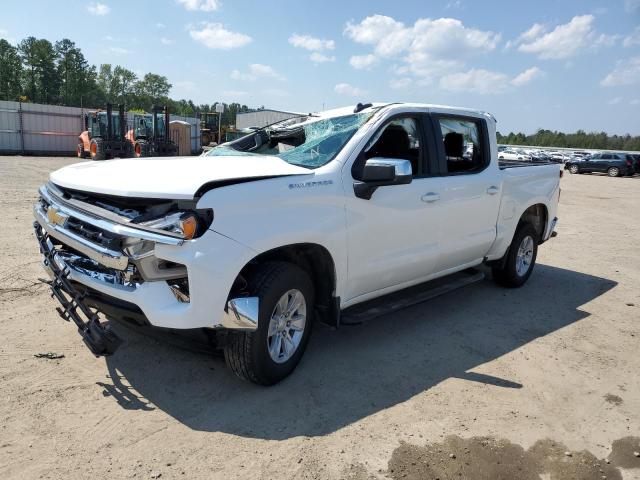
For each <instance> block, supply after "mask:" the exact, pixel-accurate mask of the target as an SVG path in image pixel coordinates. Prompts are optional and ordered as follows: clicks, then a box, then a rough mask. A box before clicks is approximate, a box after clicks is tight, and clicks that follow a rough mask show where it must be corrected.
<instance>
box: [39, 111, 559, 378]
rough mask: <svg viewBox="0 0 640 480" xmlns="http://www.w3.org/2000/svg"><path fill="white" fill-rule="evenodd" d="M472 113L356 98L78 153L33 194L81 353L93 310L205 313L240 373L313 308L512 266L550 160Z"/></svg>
mask: <svg viewBox="0 0 640 480" xmlns="http://www.w3.org/2000/svg"><path fill="white" fill-rule="evenodd" d="M495 133H496V121H495V119H494V118H493V117H492V116H491V115H490V114H487V113H484V112H480V111H475V110H469V109H462V108H453V107H443V106H434V105H423V104H400V103H394V104H375V105H371V104H366V105H362V104H358V106H356V107H355V108H354V107H348V108H342V109H337V110H331V111H327V112H322V113H318V114H308V115H300V116H299V117H295V118H291V119H289V120H286V121H284V122H280V123H277V124H274V125H271V126H269V127H265V128H263V129H260V130H256V131H255V132H253V133H251V134H249V135H248V136H245V137H242V138H240V139H238V140H236V141H234V142H231V143H227V144H224V145H221V146H219V147H217V148H214V149H213V150H211V151H210V152H209V153H208V154H207V155H205V156H200V157H190V158H146V159H128V160H110V161H104V162H82V163H78V164H75V165H71V166H68V167H64V168H62V169H60V170H58V171H55V172H53V173H52V174H51V176H50V181H49V182H48V183H47V184H46V185H43V186H42V187H41V189H40V198H39V200H38V202H37V203H36V204H35V205H34V214H35V218H36V222H35V223H34V227H35V232H36V236H37V238H38V241H39V245H40V249H41V252H42V254H43V256H44V261H43V263H44V265H45V267H46V270H47V272H48V273H49V275H50V277H51V281H50V282H48V283H50V285H51V289H52V292H53V294H54V295H55V297H57V298H58V300H60V302H61V307H59V308H58V311H59V313H60V315H61V316H62V317H63V318H65V319H67V320H72V321H74V322H75V323H76V324H77V326H78V328H79V331H80V334H81V335H82V337H83V339H84V341H85V343H86V344H87V345H88V346H89V348H90V349H91V351H92V352H93V353H94V354H95V355H109V354H111V353H113V352H114V351H115V350H116V348H117V347H118V345H119V344H120V343H121V340H120V339H119V337H118V336H117V335H115V333H114V332H113V331H112V330H111V329H110V328H109V325H108V324H105V323H101V322H100V320H99V317H98V315H97V314H98V313H100V314H103V315H104V316H106V317H107V318H108V319H115V320H120V321H127V322H133V323H138V324H141V325H146V326H151V327H163V328H168V329H204V330H205V331H206V332H207V334H208V335H211V336H212V337H215V338H216V341H217V342H218V344H219V346H220V348H222V349H224V354H225V358H226V361H227V364H228V366H229V367H230V368H231V369H232V370H233V371H234V372H235V373H236V374H238V375H239V376H241V377H243V378H246V379H248V380H251V381H253V382H256V383H260V384H266V385H269V384H273V383H276V382H278V381H280V380H281V379H283V378H284V377H286V376H287V375H288V374H289V373H291V372H292V370H293V369H294V368H295V367H296V365H297V364H298V362H299V361H300V358H301V356H302V354H303V352H304V350H305V347H306V345H307V342H308V340H309V335H310V333H311V329H312V324H313V322H314V320H316V319H317V320H320V321H323V322H325V323H328V324H331V325H335V326H337V325H339V324H340V316H341V312H344V310H345V309H347V308H348V307H352V306H354V305H356V304H361V303H362V302H365V301H368V300H371V299H374V298H377V297H381V296H383V295H386V294H388V293H391V292H395V291H397V290H401V289H405V288H406V287H410V286H414V285H417V284H419V283H422V282H426V281H429V280H432V279H435V278H437V277H443V276H446V275H449V274H452V273H454V272H460V271H463V270H466V269H469V268H470V267H474V266H478V265H480V264H483V263H484V264H488V265H489V266H491V267H492V273H493V276H494V278H495V279H496V280H497V281H498V283H500V284H502V285H505V286H508V287H518V286H521V285H522V284H524V283H525V282H526V280H527V278H528V277H529V275H530V274H531V271H532V269H533V266H534V263H535V260H536V253H537V248H538V245H539V244H541V243H543V242H544V241H546V240H548V239H549V238H550V237H551V236H552V235H553V231H554V227H555V224H556V211H557V205H558V198H559V195H560V177H561V173H562V172H561V170H560V167H559V166H558V165H555V164H544V165H537V164H532V163H531V162H526V163H525V162H523V163H521V164H518V163H512V164H511V165H509V166H505V165H501V164H499V162H498V150H497V145H496V136H495Z"/></svg>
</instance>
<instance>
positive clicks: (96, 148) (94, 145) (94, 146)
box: [89, 138, 107, 160]
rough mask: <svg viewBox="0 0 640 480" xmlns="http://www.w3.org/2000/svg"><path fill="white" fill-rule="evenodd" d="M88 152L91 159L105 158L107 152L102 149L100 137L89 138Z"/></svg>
mask: <svg viewBox="0 0 640 480" xmlns="http://www.w3.org/2000/svg"><path fill="white" fill-rule="evenodd" d="M89 153H90V155H91V159H92V160H105V159H106V158H107V153H106V152H105V151H104V145H103V144H102V139H100V138H94V139H93V140H91V143H90V144H89Z"/></svg>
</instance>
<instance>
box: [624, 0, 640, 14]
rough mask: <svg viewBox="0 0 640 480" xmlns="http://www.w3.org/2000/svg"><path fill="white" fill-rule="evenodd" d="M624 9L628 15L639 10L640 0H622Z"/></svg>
mask: <svg viewBox="0 0 640 480" xmlns="http://www.w3.org/2000/svg"><path fill="white" fill-rule="evenodd" d="M624 9H625V10H626V11H627V12H629V13H635V12H636V11H637V10H640V0H624Z"/></svg>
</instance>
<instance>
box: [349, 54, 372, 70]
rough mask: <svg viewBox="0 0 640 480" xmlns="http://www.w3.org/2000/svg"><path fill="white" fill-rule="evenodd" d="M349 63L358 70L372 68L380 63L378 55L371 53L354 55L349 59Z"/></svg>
mask: <svg viewBox="0 0 640 480" xmlns="http://www.w3.org/2000/svg"><path fill="white" fill-rule="evenodd" d="M349 64H350V65H351V66H352V67H353V68H355V69H358V70H370V69H371V67H373V66H375V65H377V64H378V57H376V56H375V55H374V54H372V53H370V54H368V55H354V56H353V57H351V58H350V59H349Z"/></svg>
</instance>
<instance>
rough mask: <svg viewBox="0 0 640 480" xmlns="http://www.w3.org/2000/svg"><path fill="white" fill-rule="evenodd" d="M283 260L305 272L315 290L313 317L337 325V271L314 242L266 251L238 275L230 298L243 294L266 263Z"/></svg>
mask: <svg viewBox="0 0 640 480" xmlns="http://www.w3.org/2000/svg"><path fill="white" fill-rule="evenodd" d="M274 260H279V261H285V262H289V263H293V264H295V265H297V266H299V267H300V268H302V269H303V270H304V271H306V272H307V273H308V274H309V276H310V277H311V280H312V282H313V285H314V287H315V297H316V314H317V315H318V318H319V319H320V320H321V321H322V322H323V323H327V324H329V325H331V326H337V325H338V322H339V311H340V308H339V304H340V302H339V299H337V298H336V297H335V291H336V269H335V263H334V261H333V257H332V256H331V254H330V253H329V251H328V250H327V249H326V248H325V247H323V246H322V245H319V244H317V243H296V244H292V245H285V246H281V247H277V248H274V249H272V250H267V251H266V252H263V253H261V254H259V255H257V256H256V257H254V258H253V259H252V260H250V261H249V262H248V263H247V264H246V265H245V266H244V267H243V268H242V270H241V271H240V273H239V274H238V276H237V278H236V280H235V282H234V284H233V287H232V288H231V292H230V294H229V298H232V297H233V296H234V295H237V294H239V293H242V291H243V289H244V288H245V287H246V284H247V281H246V279H248V278H250V277H251V275H252V274H253V272H255V270H256V269H257V268H258V267H259V266H260V264H262V263H264V262H265V261H274Z"/></svg>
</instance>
